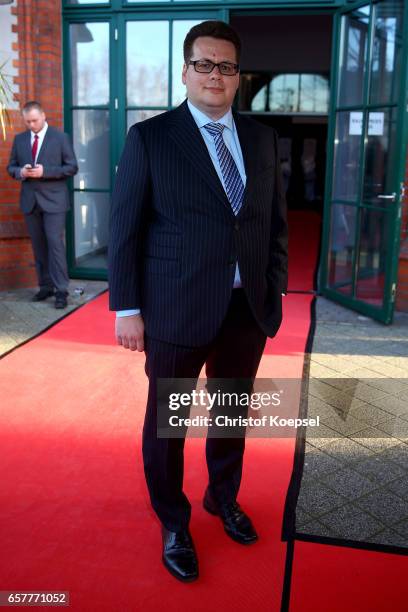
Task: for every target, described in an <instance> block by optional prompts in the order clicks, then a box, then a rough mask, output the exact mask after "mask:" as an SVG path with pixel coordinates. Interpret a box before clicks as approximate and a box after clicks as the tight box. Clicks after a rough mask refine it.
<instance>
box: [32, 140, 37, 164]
mask: <svg viewBox="0 0 408 612" xmlns="http://www.w3.org/2000/svg"><path fill="white" fill-rule="evenodd" d="M37 149H38V136H37V134H35V135H34V142H33V146H32V147H31V157H32V158H33V166H34V165H35V158H36V155H37Z"/></svg>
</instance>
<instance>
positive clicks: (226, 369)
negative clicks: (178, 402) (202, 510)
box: [143, 289, 266, 531]
mask: <svg viewBox="0 0 408 612" xmlns="http://www.w3.org/2000/svg"><path fill="white" fill-rule="evenodd" d="M197 316H200V313H197ZM201 316H205V313H202V315H201ZM265 342H266V335H265V334H264V332H263V331H262V330H261V329H260V327H259V326H258V324H257V322H256V320H255V318H254V316H253V315H252V312H251V310H250V306H249V304H248V301H247V298H246V296H245V292H244V290H243V289H233V291H232V297H231V301H230V304H229V308H228V311H227V314H226V316H225V319H224V321H223V323H222V326H221V328H220V329H219V331H218V333H217V335H216V337H215V338H214V340H213V341H212V342H211V343H210V344H208V345H206V346H202V347H183V346H178V345H173V344H168V343H166V342H161V341H159V340H155V339H153V338H149V337H147V338H146V343H145V351H146V374H147V376H148V378H149V393H148V400H147V408H146V416H145V422H144V427H143V462H144V470H145V476H146V482H147V486H148V489H149V494H150V499H151V503H152V506H153V509H154V510H155V512H156V514H157V516H158V517H159V519H160V521H161V523H162V524H163V525H164V526H165V527H166V528H167V529H169V530H170V531H179V530H181V529H184V528H186V527H187V526H188V523H189V521H190V515H191V505H190V503H189V501H188V499H187V497H186V495H185V493H184V492H183V473H184V443H185V439H184V438H182V437H181V438H180V437H178V438H158V436H157V379H158V378H190V379H197V378H198V376H199V374H200V371H201V369H202V367H203V365H204V364H205V365H206V376H207V379H208V383H210V381H211V379H214V378H224V379H230V380H231V379H237V380H238V381H239V380H242V379H245V380H247V381H248V380H249V381H251V383H250V386H251V385H252V382H253V381H254V379H255V376H256V372H257V370H258V366H259V362H260V360H261V357H262V353H263V350H264V347H265ZM244 450H245V437H244V436H241V437H236V438H231V437H228V438H217V437H207V440H206V460H207V468H208V476H209V489H210V493H211V495H212V497H213V498H214V500H215V501H216V502H217V503H227V502H231V501H235V499H236V497H237V495H238V490H239V487H240V483H241V476H242V465H243V456H244Z"/></svg>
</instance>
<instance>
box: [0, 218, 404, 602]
mask: <svg viewBox="0 0 408 612" xmlns="http://www.w3.org/2000/svg"><path fill="white" fill-rule="evenodd" d="M312 225H313V222H311V223H309V229H307V226H305V223H304V222H303V223H302V224H299V226H298V228H297V230H296V231H298V232H300V229H301V226H302V227H303V230H305V236H306V235H307V236H308V237H309V238H308V239H307V240H306V238H305V241H304V243H303V246H304V248H306V249H307V251H308V253H309V251H312V252H313V249H314V254H315V256H316V243H314V244H313V243H312V242H310V243H309V239H310V236H311V235H312V233H313V231H314V230H313V228H312V227H311V226H312ZM291 235H292V238H291V245H293V236H294V234H293V233H292V234H291ZM299 236H300V238H299V239H301V232H300V233H299ZM297 253H298V254H299V255H300V254H302V255H304V253H301V251H299V250H297ZM308 257H309V255H308ZM306 259H307V258H306V256H304V257H303V256H302V259H301V260H300V261H301V262H302V270H303V272H302V273H300V272H299V273H298V271H297V270H296V268H295V269H294V264H292V266H291V279H292V280H291V283H292V288H295V287H294V286H295V285H296V288H297V289H298V290H299V287H300V286H301V285H300V281H301V280H302V279H304V280H305V281H306V280H307V282H305V283H304V285H302V286H304V287H305V288H306V287H308V288H310V287H311V284H310V282H311V279H312V274H311V270H310V268H309V264H307V262H306ZM298 262H299V260H298ZM306 272H307V274H306ZM306 277H307V278H306ZM295 281H296V282H295ZM311 300H312V296H311V295H302V294H297V295H294V294H292V295H288V296H287V297H286V298H285V300H284V323H283V326H282V329H281V331H280V332H279V334H278V336H277V338H276V339H274V340H270V341H269V342H268V344H267V349H266V351H265V355H264V357H263V359H262V362H261V367H260V371H259V376H260V377H275V378H276V377H295V376H300V375H301V372H302V367H303V357H304V349H305V341H306V337H307V334H308V331H309V325H310V317H309V315H310V306H311ZM113 319H114V316H113V314H111V313H108V311H107V296H106V295H103V296H101V297H100V298H98V299H97V300H95V301H94V302H92V303H90V304H88V305H87V306H85V307H83V308H81V309H79V310H78V311H76V312H74V313H73V314H71V315H70V316H68V317H67V318H65V319H64V320H63V321H61V322H60V323H59V324H57V325H56V326H54V327H53V328H51V329H50V330H49V331H47V332H46V333H44V334H43V335H41V336H39V337H38V338H36V339H34V340H33V341H31V342H29V343H28V344H26V345H24V346H22V347H20V348H19V349H17V350H16V351H14V352H12V353H11V354H9V355H8V356H7V357H6V358H5V359H4V360H3V361H2V363H1V366H0V368H1V381H0V393H1V398H2V410H1V412H0V445H1V456H2V487H1V492H0V541H1V551H2V554H1V556H0V590H3V591H4V590H18V591H23V590H24V591H40V590H41V591H45V590H53V591H69V592H70V596H71V610H73V611H74V612H88V611H91V612H93V611H97V612H136V611H138V610H143V611H144V612H153V611H156V610H161V609H163V608H165V609H166V610H168V611H169V612H171V611H173V610H174V611H175V612H176V611H177V612H180V611H181V612H184V610H192V611H194V612H204V611H206V612H207V610H208V608H209V606H210V605H211V606H212V607H214V608H215V609H217V610H226V611H230V610H233V611H234V612H247V611H250V610H253V609H254V610H255V609H256V610H257V611H258V610H259V611H260V612H278V611H279V610H280V608H281V598H282V591H283V581H284V573H285V562H286V548H287V545H286V543H285V542H282V541H281V539H280V536H281V527H282V515H283V507H284V502H285V496H286V492H287V488H288V483H289V479H290V476H291V472H292V465H293V452H294V440H288V439H286V440H276V439H274V440H270V439H259V440H257V439H250V440H248V443H247V453H246V457H245V467H244V477H243V485H242V488H241V492H240V501H241V503H242V505H243V507H244V508H245V509H247V510H248V512H249V513H250V514H251V516H252V517H253V519H254V522H255V524H256V526H257V529H258V531H259V534H260V541H259V543H257V544H256V545H254V546H253V547H248V548H246V547H241V546H239V545H238V544H235V543H234V542H232V541H230V540H229V539H228V538H227V536H226V535H225V534H224V532H223V530H222V527H221V524H220V522H219V521H218V520H217V519H216V518H214V517H211V516H209V515H208V514H207V513H205V512H204V510H203V509H202V508H201V497H202V494H203V491H204V488H205V485H206V468H205V461H204V452H203V451H204V443H203V440H196V439H189V440H188V441H187V444H186V478H185V489H186V492H187V494H188V496H189V498H190V500H191V502H192V506H193V513H192V523H191V530H192V533H193V536H194V539H195V541H196V546H197V551H198V555H199V560H200V572H201V578H200V580H199V581H198V582H196V583H193V584H189V585H185V584H181V583H179V582H177V581H176V580H175V579H174V578H172V577H171V576H170V575H169V574H168V573H167V572H166V570H165V569H164V568H163V567H162V564H161V561H160V554H161V552H160V532H159V527H158V524H157V522H156V519H155V518H154V515H153V513H152V511H151V509H150V506H149V503H148V498H147V493H146V489H145V483H144V478H143V472H142V464H141V457H140V454H141V453H140V429H141V424H142V420H143V413H144V403H145V395H146V387H147V385H146V379H145V375H144V370H143V367H144V358H143V355H140V354H135V353H129V352H128V351H124V350H123V349H122V348H121V347H117V346H115V344H114V338H113ZM405 569H406V559H405V558H403V557H400V556H397V555H385V554H380V553H375V552H367V551H358V550H353V549H346V548H340V547H334V546H327V545H319V544H312V543H305V542H295V551H294V562H293V574H292V592H291V598H290V602H291V605H290V610H291V612H309V611H310V612H312V611H313V612H327V611H328V610H329V611H330V612H340V610H341V611H343V610H345V609H348V610H367V611H368V610H370V612H371V611H376V612H378V611H380V612H382V611H383V610H384V611H385V610H402V609H404V607H405V606H406V604H405V602H406V599H407V595H408V593H407V586H406V581H405V580H404V577H403V576H402V575H401V572H402V570H405ZM209 602H211V604H209ZM21 609H22V608H21Z"/></svg>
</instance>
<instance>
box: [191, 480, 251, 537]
mask: <svg viewBox="0 0 408 612" xmlns="http://www.w3.org/2000/svg"><path fill="white" fill-rule="evenodd" d="M203 506H204V509H205V510H207V512H209V513H210V514H214V515H216V516H219V517H220V519H221V520H222V522H223V525H224V529H225V533H226V534H227V535H229V537H230V538H232V539H233V540H235V542H239V544H253V543H254V542H256V541H257V539H258V534H257V533H256V531H255V529H254V526H253V525H252V522H251V519H250V518H249V516H247V515H246V514H245V512H243V511H242V510H241V508H240V506H239V504H238V503H237V502H236V501H234V502H229V503H227V504H221V505H217V504H216V503H215V501H214V500H213V499H212V497H211V495H210V493H209V491H208V489H207V490H206V492H205V495H204V500H203Z"/></svg>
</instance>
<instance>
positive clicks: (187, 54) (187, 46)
mask: <svg viewBox="0 0 408 612" xmlns="http://www.w3.org/2000/svg"><path fill="white" fill-rule="evenodd" d="M200 36H211V37H212V38H218V39H219V40H228V41H229V42H231V43H232V44H233V45H234V47H235V52H236V55H237V63H238V64H239V60H240V57H241V40H240V38H239V36H238V34H237V33H236V31H235V30H234V28H232V27H231V26H230V25H228V23H225V21H203V22H202V23H199V24H198V25H196V26H194V27H193V28H191V30H190V31H189V32H188V34H187V36H186V38H185V39H184V46H183V54H184V62H185V64H186V66H188V62H189V61H190V60H191V58H192V56H193V44H194V42H195V40H196V39H197V38H199V37H200Z"/></svg>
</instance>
